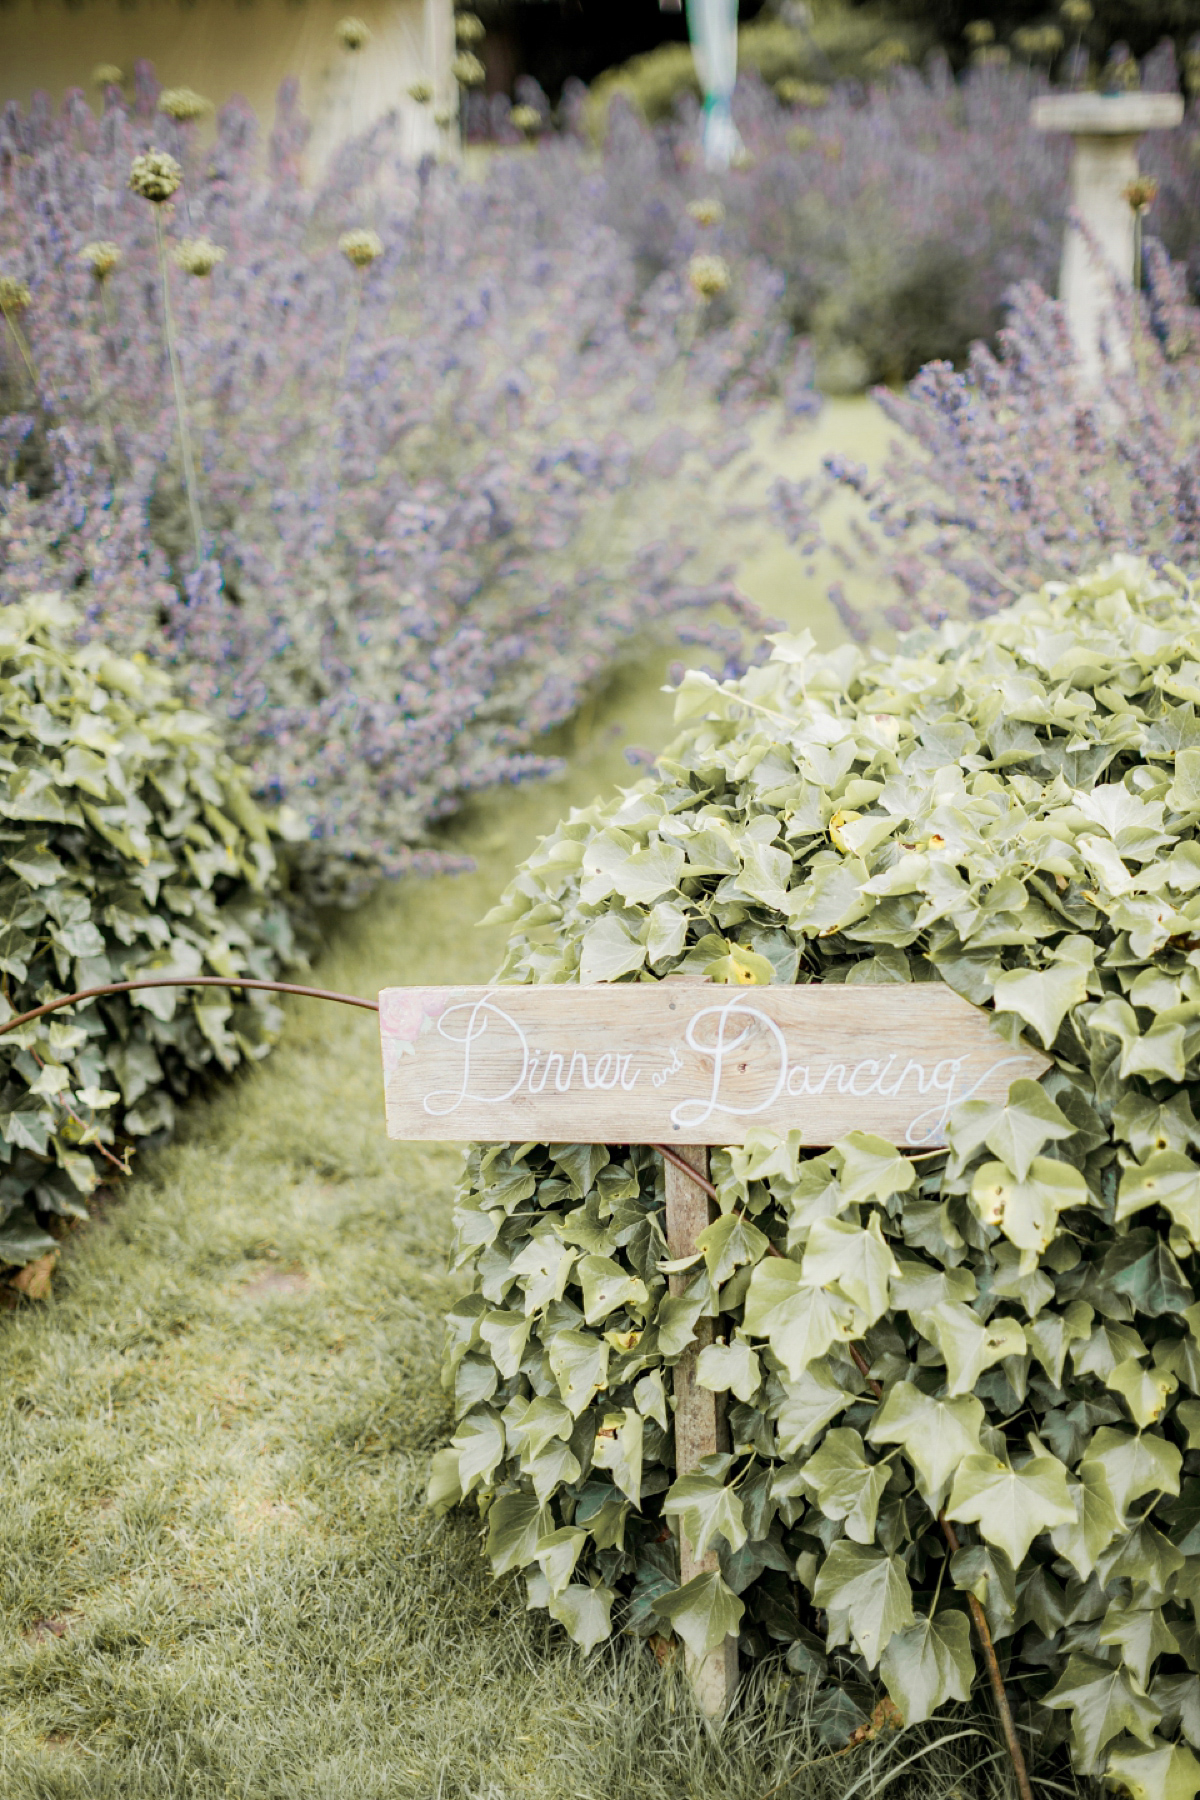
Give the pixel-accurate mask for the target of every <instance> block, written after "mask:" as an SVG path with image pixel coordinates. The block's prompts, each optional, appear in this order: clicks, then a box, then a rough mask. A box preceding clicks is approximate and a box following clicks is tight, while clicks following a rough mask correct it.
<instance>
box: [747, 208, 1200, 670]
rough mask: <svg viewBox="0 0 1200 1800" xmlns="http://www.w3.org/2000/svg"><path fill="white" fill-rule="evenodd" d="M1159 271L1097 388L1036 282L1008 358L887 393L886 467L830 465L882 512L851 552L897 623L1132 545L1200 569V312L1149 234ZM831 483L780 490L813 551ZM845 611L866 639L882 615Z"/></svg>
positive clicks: (865, 587)
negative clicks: (892, 598)
mask: <svg viewBox="0 0 1200 1800" xmlns="http://www.w3.org/2000/svg"><path fill="white" fill-rule="evenodd" d="M1146 272H1147V280H1148V288H1147V290H1146V292H1145V293H1144V294H1142V295H1139V296H1137V297H1135V298H1130V299H1128V300H1127V301H1126V302H1125V303H1124V304H1123V307H1122V311H1123V315H1124V328H1125V329H1126V330H1127V332H1128V334H1129V343H1130V346H1131V350H1130V355H1129V357H1128V359H1127V360H1126V359H1124V358H1120V357H1116V356H1113V357H1110V358H1109V360H1108V362H1107V364H1106V368H1105V371H1104V374H1103V376H1102V378H1100V379H1099V381H1096V380H1092V379H1089V378H1088V377H1087V376H1086V375H1085V374H1084V372H1083V371H1082V370H1081V369H1080V367H1079V364H1078V361H1077V358H1076V353H1075V350H1074V346H1073V344H1072V340H1071V336H1070V332H1069V330H1068V326H1067V322H1066V318H1065V315H1064V313H1063V310H1062V308H1061V307H1060V306H1059V305H1058V304H1057V303H1056V302H1054V301H1052V300H1049V299H1047V297H1046V295H1045V294H1044V293H1042V292H1041V290H1040V289H1038V288H1037V287H1035V286H1034V285H1032V284H1030V283H1027V284H1024V285H1023V286H1021V287H1020V288H1018V289H1017V291H1016V293H1015V295H1014V296H1013V305H1012V310H1011V313H1010V316H1009V320H1008V323H1007V324H1006V326H1005V328H1004V329H1003V331H1002V332H1001V333H1000V342H999V347H998V350H997V352H996V353H993V352H992V351H991V350H990V349H989V348H988V347H987V346H986V345H985V344H976V345H975V346H974V348H973V350H972V352H971V356H970V360H969V362H968V364H967V367H966V368H965V369H963V370H961V371H960V370H956V369H954V368H952V367H951V365H950V364H949V363H945V362H935V363H931V364H930V365H929V367H928V368H926V369H923V370H922V372H921V374H920V375H919V376H918V378H917V379H916V380H915V381H914V382H913V383H912V385H911V386H910V388H909V389H908V391H907V393H905V394H902V395H897V394H891V393H888V392H887V391H885V390H880V391H879V392H878V393H877V398H878V399H879V401H880V404H881V405H882V406H883V408H884V410H885V411H886V412H887V413H888V415H889V417H890V418H891V419H893V420H894V422H895V423H896V424H897V425H898V426H900V427H901V429H902V432H903V436H902V437H901V438H899V439H898V440H897V441H896V443H895V444H894V447H893V451H892V455H891V457H890V459H889V461H888V463H887V465H886V467H885V468H884V469H883V470H882V471H881V472H879V473H877V474H874V475H872V473H871V472H870V471H868V470H867V469H866V468H864V467H861V466H855V465H851V464H849V463H846V462H844V461H839V460H837V459H830V461H829V463H828V464H827V470H828V475H829V478H830V482H831V483H832V485H834V486H837V485H841V486H846V487H850V488H852V489H854V490H855V491H856V492H857V493H858V494H859V495H860V496H861V497H862V498H863V500H864V501H865V502H866V504H867V506H868V508H869V514H870V520H871V524H870V527H869V528H868V527H866V526H863V527H860V529H859V531H858V533H857V535H856V539H855V545H854V552H853V557H852V560H856V561H857V565H858V573H859V576H860V588H861V591H864V592H866V591H871V589H872V588H873V589H874V591H877V592H879V591H887V590H888V589H889V588H890V589H891V591H892V592H893V593H894V594H895V595H897V596H898V598H897V601H896V603H895V604H893V605H892V606H890V607H889V608H888V610H887V618H888V620H889V622H890V623H891V624H893V625H896V626H900V627H903V626H906V625H909V624H912V623H913V622H914V621H916V620H919V619H925V620H930V621H932V620H937V619H940V618H942V617H945V616H947V615H952V614H955V613H958V614H962V613H964V612H973V613H976V614H978V613H986V612H989V611H992V610H994V609H995V608H996V607H997V606H999V605H1001V604H1003V603H1005V602H1006V601H1008V600H1010V599H1012V598H1013V597H1015V596H1017V595H1020V594H1023V593H1026V592H1028V591H1030V590H1031V589H1034V588H1037V587H1038V586H1040V585H1041V584H1042V583H1043V582H1044V581H1046V580H1054V579H1069V578H1071V577H1073V576H1075V575H1077V574H1078V573H1079V572H1080V571H1082V570H1084V569H1086V568H1087V567H1090V566H1091V565H1092V564H1093V563H1094V562H1095V561H1096V559H1097V557H1098V556H1100V555H1101V554H1104V553H1110V552H1113V551H1118V550H1135V551H1138V552H1140V553H1145V554H1149V555H1150V557H1151V558H1152V560H1153V561H1155V562H1156V563H1157V564H1158V565H1159V566H1163V565H1175V566H1176V567H1179V568H1182V569H1183V570H1184V571H1186V572H1189V573H1190V572H1194V571H1195V570H1196V568H1197V567H1198V566H1200V313H1198V312H1197V310H1196V308H1195V307H1194V305H1193V304H1192V303H1191V301H1190V300H1189V299H1188V296H1187V292H1186V282H1185V279H1184V276H1183V272H1182V270H1181V269H1179V267H1178V266H1177V265H1174V264H1172V263H1171V262H1170V260H1169V259H1168V257H1167V256H1166V253H1165V252H1164V250H1163V248H1162V246H1161V244H1159V243H1158V242H1157V241H1156V240H1153V239H1150V240H1148V242H1147V245H1146ZM828 492H829V488H828V487H823V486H822V484H821V483H820V482H819V481H815V482H810V483H807V484H806V483H793V484H788V483H780V484H778V485H777V487H776V490H775V501H776V511H777V514H778V516H779V518H780V520H781V522H782V523H783V525H784V527H785V529H786V530H787V532H788V535H789V536H790V537H791V538H792V540H793V541H794V542H795V543H797V544H798V545H799V546H800V547H801V548H802V549H812V548H813V547H815V545H816V544H817V543H819V541H820V539H821V524H820V517H819V515H820V509H821V503H822V501H823V500H824V499H825V498H826V497H827V495H828ZM864 577H865V579H863V578H864ZM843 604H845V602H844V601H843ZM846 610H847V615H848V621H849V622H850V623H851V625H852V626H854V625H855V624H857V627H858V630H857V634H858V635H860V636H864V637H865V636H866V635H868V633H869V628H870V623H871V621H870V619H869V618H868V617H866V616H861V617H859V618H858V619H857V620H855V619H854V617H853V615H852V613H851V612H850V609H849V608H847V609H846Z"/></svg>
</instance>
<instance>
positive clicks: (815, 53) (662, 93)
mask: <svg viewBox="0 0 1200 1800" xmlns="http://www.w3.org/2000/svg"><path fill="white" fill-rule="evenodd" d="M929 42H930V38H929V34H928V33H927V32H925V31H923V30H922V29H921V27H919V26H917V25H913V24H906V25H905V26H903V27H902V29H901V30H900V32H899V33H898V31H897V26H896V22H895V20H894V19H889V18H887V17H886V16H885V15H884V14H882V13H876V12H874V11H872V10H870V9H868V8H865V7H864V8H862V9H858V8H854V9H851V8H848V7H843V6H841V5H826V6H822V7H821V8H819V9H818V11H817V16H816V18H815V19H814V20H813V23H812V26H811V27H810V29H809V30H807V31H798V30H796V29H795V28H794V27H793V26H790V25H787V24H785V23H784V22H783V20H781V19H762V20H756V21H755V22H754V23H753V24H750V25H744V26H743V27H742V29H741V30H740V31H739V32H738V67H739V69H740V70H741V71H742V73H743V74H746V73H753V74H756V75H759V76H760V77H761V78H762V80H763V81H765V82H767V83H768V85H769V86H771V87H774V85H775V83H776V82H777V81H791V82H796V81H799V82H804V83H808V84H816V85H817V86H822V85H824V84H825V83H827V82H829V81H833V80H837V81H843V80H847V79H851V78H856V79H859V80H870V79H872V78H877V77H878V75H879V74H880V72H881V66H883V65H881V64H880V62H879V61H878V53H879V52H880V50H881V47H884V46H887V47H888V49H889V50H892V51H894V50H895V49H896V48H898V47H901V46H907V48H908V51H909V54H910V56H912V57H914V58H915V57H917V56H919V55H920V54H921V53H922V52H923V51H924V50H926V49H927V48H928V47H929ZM892 59H893V60H896V58H895V56H894V55H893V58H892ZM699 93H700V84H699V82H698V80H697V79H696V66H695V63H694V62H693V60H692V52H691V46H690V45H688V44H660V45H659V46H658V48H657V49H656V50H649V51H647V52H646V53H645V54H644V55H642V56H634V57H631V58H630V60H629V61H628V62H627V63H622V64H621V65H620V66H619V67H618V68H616V69H611V70H608V71H606V73H605V74H603V75H601V76H599V77H598V78H597V80H596V81H594V82H593V83H592V86H591V91H590V97H589V103H588V113H587V117H588V124H589V129H590V130H591V132H592V133H593V135H595V136H597V137H602V136H603V135H604V129H605V119H606V118H607V115H608V109H609V106H610V105H611V103H612V101H613V99H614V98H615V97H616V95H617V94H623V95H624V96H625V98H626V99H627V100H629V101H630V102H631V103H632V104H633V105H634V106H636V107H637V108H638V110H639V112H641V113H642V114H643V116H644V117H645V118H646V119H648V120H649V122H650V123H651V124H655V123H657V122H658V121H659V120H661V119H667V118H669V117H670V116H671V114H672V112H673V111H674V110H675V107H676V104H677V103H678V102H679V100H681V99H682V98H683V96H684V95H685V94H692V95H694V96H696V97H699Z"/></svg>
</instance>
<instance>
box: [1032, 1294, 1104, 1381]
mask: <svg viewBox="0 0 1200 1800" xmlns="http://www.w3.org/2000/svg"><path fill="white" fill-rule="evenodd" d="M1094 1317H1095V1314H1094V1313H1093V1311H1092V1309H1091V1307H1090V1306H1088V1305H1087V1303H1086V1302H1085V1301H1083V1300H1073V1301H1072V1302H1071V1304H1070V1306H1068V1307H1067V1309H1066V1311H1065V1312H1061V1313H1059V1312H1050V1311H1046V1312H1042V1313H1039V1314H1038V1316H1037V1318H1036V1319H1034V1320H1033V1321H1032V1323H1031V1324H1029V1325H1026V1326H1025V1328H1024V1329H1025V1338H1026V1341H1027V1343H1028V1345H1029V1348H1030V1349H1031V1350H1032V1352H1033V1354H1034V1355H1035V1356H1036V1357H1037V1359H1038V1361H1039V1362H1040V1363H1041V1365H1042V1367H1043V1369H1045V1371H1046V1373H1047V1375H1048V1376H1049V1377H1050V1379H1051V1381H1052V1382H1053V1383H1054V1385H1055V1387H1059V1386H1061V1385H1062V1374H1063V1365H1064V1364H1065V1362H1066V1360H1067V1350H1068V1348H1069V1347H1070V1345H1071V1344H1073V1343H1077V1342H1078V1341H1079V1340H1080V1339H1083V1338H1087V1337H1089V1336H1090V1334H1091V1328H1092V1320H1093V1318H1094Z"/></svg>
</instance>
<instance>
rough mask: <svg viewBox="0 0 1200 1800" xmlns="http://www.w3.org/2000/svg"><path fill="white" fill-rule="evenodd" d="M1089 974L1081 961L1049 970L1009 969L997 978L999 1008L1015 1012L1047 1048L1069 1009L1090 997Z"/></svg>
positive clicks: (997, 1009)
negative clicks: (1088, 987) (1088, 991)
mask: <svg viewBox="0 0 1200 1800" xmlns="http://www.w3.org/2000/svg"><path fill="white" fill-rule="evenodd" d="M1089 973H1090V970H1089V969H1088V968H1086V967H1085V966H1084V965H1083V964H1081V963H1066V962H1062V963H1055V964H1054V965H1053V966H1052V967H1051V968H1049V969H1007V970H1005V972H1004V973H1003V974H1002V975H998V976H997V977H996V981H995V985H994V990H993V993H994V1004H995V1008H996V1011H997V1012H1012V1013H1016V1014H1017V1015H1018V1017H1019V1018H1022V1019H1024V1021H1025V1023H1026V1024H1027V1025H1032V1026H1033V1029H1034V1030H1035V1031H1036V1032H1037V1034H1038V1036H1039V1038H1040V1039H1041V1041H1042V1043H1043V1045H1044V1046H1045V1048H1046V1049H1047V1050H1048V1049H1049V1048H1050V1046H1051V1044H1053V1042H1054V1040H1055V1038H1056V1037H1057V1036H1058V1032H1059V1027H1060V1026H1061V1024H1062V1022H1063V1019H1064V1018H1065V1017H1066V1015H1067V1013H1068V1012H1069V1011H1070V1009H1071V1008H1072V1007H1073V1006H1079V1005H1081V1004H1082V1003H1083V1001H1084V1000H1086V999H1087V984H1088V975H1089Z"/></svg>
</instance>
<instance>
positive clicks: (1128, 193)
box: [1121, 175, 1158, 213]
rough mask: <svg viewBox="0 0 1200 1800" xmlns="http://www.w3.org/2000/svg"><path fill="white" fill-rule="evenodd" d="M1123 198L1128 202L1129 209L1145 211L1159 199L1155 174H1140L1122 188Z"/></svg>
mask: <svg viewBox="0 0 1200 1800" xmlns="http://www.w3.org/2000/svg"><path fill="white" fill-rule="evenodd" d="M1121 198H1122V199H1123V200H1125V201H1127V202H1128V204H1129V210H1130V211H1131V212H1135V213H1144V212H1146V211H1147V210H1148V208H1150V207H1151V206H1153V205H1154V202H1155V201H1156V200H1157V199H1158V183H1157V181H1155V179H1154V177H1153V175H1138V176H1135V178H1134V179H1133V180H1132V181H1131V182H1129V184H1128V185H1127V186H1126V187H1123V188H1122V189H1121Z"/></svg>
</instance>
